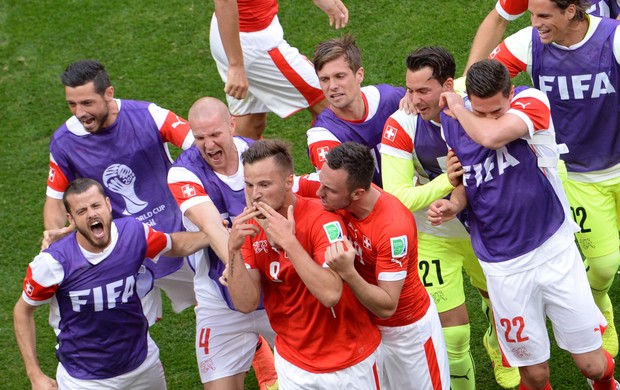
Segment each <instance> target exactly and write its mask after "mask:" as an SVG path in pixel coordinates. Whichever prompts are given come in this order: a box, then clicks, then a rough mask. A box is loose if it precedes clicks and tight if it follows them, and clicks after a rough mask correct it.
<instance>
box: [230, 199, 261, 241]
mask: <svg viewBox="0 0 620 390" xmlns="http://www.w3.org/2000/svg"><path fill="white" fill-rule="evenodd" d="M259 214H260V212H259V211H258V210H256V209H255V208H248V207H246V208H244V209H243V212H242V213H241V214H239V215H238V216H237V217H236V218H235V222H233V224H232V228H231V229H230V236H229V237H228V249H229V250H231V251H238V250H240V249H241V247H242V246H243V242H244V241H245V238H246V237H248V236H250V237H255V236H256V235H257V234H258V232H259V231H260V229H259V228H258V226H256V225H253V224H250V223H248V221H249V220H250V219H252V218H255V217H256V216H258V215H259Z"/></svg>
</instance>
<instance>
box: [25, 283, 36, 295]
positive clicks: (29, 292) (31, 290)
mask: <svg viewBox="0 0 620 390" xmlns="http://www.w3.org/2000/svg"><path fill="white" fill-rule="evenodd" d="M24 290H25V291H26V295H28V296H29V297H30V296H32V294H33V293H34V287H33V286H32V284H30V283H29V282H26V287H25V289H24Z"/></svg>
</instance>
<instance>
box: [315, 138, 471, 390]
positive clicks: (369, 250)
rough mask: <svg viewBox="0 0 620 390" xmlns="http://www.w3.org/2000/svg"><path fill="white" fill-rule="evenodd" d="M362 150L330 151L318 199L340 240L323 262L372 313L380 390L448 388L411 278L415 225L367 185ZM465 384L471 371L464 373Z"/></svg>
mask: <svg viewBox="0 0 620 390" xmlns="http://www.w3.org/2000/svg"><path fill="white" fill-rule="evenodd" d="M373 171H374V164H373V159H372V153H371V152H370V149H369V148H368V147H367V146H365V145H361V144H358V143H355V142H346V143H343V144H341V145H338V146H336V147H335V148H333V149H332V150H330V151H329V153H328V154H327V159H326V161H325V164H324V165H323V169H321V173H320V179H321V187H320V188H319V191H318V195H319V196H320V198H321V201H322V203H323V207H324V208H325V209H326V210H329V211H337V212H338V214H340V215H341V216H342V218H343V220H344V223H345V226H346V227H347V234H348V238H345V240H344V242H342V241H338V242H335V243H333V244H331V246H330V247H329V248H328V250H327V252H326V255H325V261H326V263H327V265H329V267H330V268H331V269H333V270H334V271H336V272H338V274H339V275H340V276H341V277H342V279H343V280H344V281H345V283H346V284H347V285H348V286H349V287H350V288H351V290H353V293H354V294H355V295H356V296H357V298H358V299H359V300H360V302H361V303H362V304H363V305H364V306H366V308H367V309H368V310H369V311H370V312H371V313H372V314H373V316H372V318H373V320H374V322H375V324H377V327H378V328H379V331H380V332H381V339H382V341H381V347H382V350H381V360H382V370H381V372H382V383H381V384H382V388H385V389H406V388H411V385H412V384H413V383H415V384H416V386H415V387H416V388H418V389H449V388H450V368H449V364H448V355H447V353H446V346H445V342H444V338H443V333H442V331H441V322H440V321H439V315H438V314H437V308H436V307H435V304H434V302H433V300H432V299H431V298H430V296H429V294H428V292H427V291H426V290H425V289H424V286H423V285H422V282H421V281H420V278H419V277H418V261H417V257H418V253H417V237H416V222H415V219H414V218H413V215H412V214H411V213H410V212H409V210H408V209H407V208H406V207H405V206H404V205H403V204H402V203H401V202H400V201H399V200H398V199H397V198H395V197H394V196H393V195H390V194H388V193H387V192H383V191H382V190H381V189H380V188H379V187H377V186H373V185H372V184H371V183H372V176H373ZM472 379H473V373H472Z"/></svg>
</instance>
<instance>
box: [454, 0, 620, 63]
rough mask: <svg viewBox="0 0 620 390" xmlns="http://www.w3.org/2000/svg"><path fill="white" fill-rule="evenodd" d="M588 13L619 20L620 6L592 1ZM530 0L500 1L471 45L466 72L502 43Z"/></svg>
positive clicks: (608, 0) (608, 1)
mask: <svg viewBox="0 0 620 390" xmlns="http://www.w3.org/2000/svg"><path fill="white" fill-rule="evenodd" d="M589 3H590V4H589V8H588V9H587V10H586V12H587V13H589V14H590V15H594V16H600V17H608V18H618V17H620V4H618V1H617V0H590V1H589ZM527 5H528V0H499V1H498V2H497V4H496V5H495V8H493V9H492V10H491V12H489V14H488V15H487V16H486V18H484V20H483V21H482V23H481V24H480V27H478V31H477V32H476V36H475V37H474V41H473V43H472V45H471V51H470V52H469V58H468V59H467V65H466V66H465V71H467V69H468V68H469V66H470V65H471V64H473V63H474V62H476V61H480V60H482V59H484V58H487V56H488V55H489V54H490V53H491V51H492V50H493V48H495V46H497V45H498V44H499V43H500V42H501V41H502V37H503V36H504V33H505V32H506V28H508V24H509V23H510V22H511V21H513V20H515V19H517V18H519V17H521V15H523V14H524V13H525V11H527Z"/></svg>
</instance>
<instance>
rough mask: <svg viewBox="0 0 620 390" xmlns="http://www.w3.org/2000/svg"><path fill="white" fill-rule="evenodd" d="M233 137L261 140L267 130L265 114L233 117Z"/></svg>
mask: <svg viewBox="0 0 620 390" xmlns="http://www.w3.org/2000/svg"><path fill="white" fill-rule="evenodd" d="M235 124H236V126H235V135H240V136H242V137H246V138H252V139H256V140H257V139H261V138H262V136H263V132H264V131H265V129H266V128H267V113H265V112H260V113H255V114H246V115H235Z"/></svg>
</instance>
